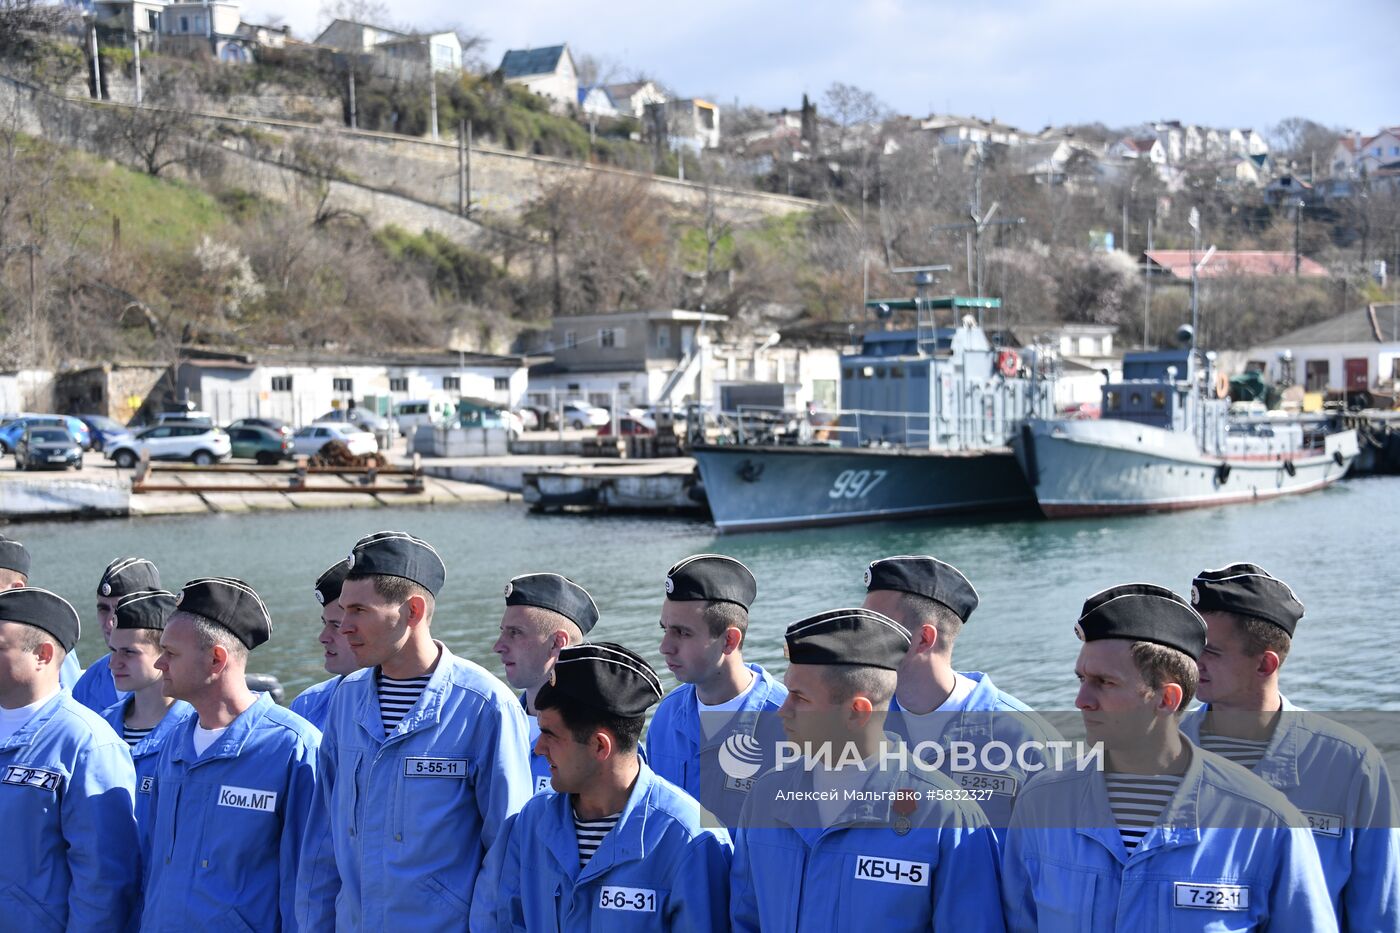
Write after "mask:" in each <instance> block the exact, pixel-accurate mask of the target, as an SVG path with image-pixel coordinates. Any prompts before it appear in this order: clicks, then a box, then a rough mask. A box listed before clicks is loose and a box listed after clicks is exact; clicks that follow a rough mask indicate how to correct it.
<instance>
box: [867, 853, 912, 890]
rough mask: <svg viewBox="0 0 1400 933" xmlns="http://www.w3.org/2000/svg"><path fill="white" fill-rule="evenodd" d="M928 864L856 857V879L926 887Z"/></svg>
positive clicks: (873, 856) (875, 856)
mask: <svg viewBox="0 0 1400 933" xmlns="http://www.w3.org/2000/svg"><path fill="white" fill-rule="evenodd" d="M928 874H929V872H928V862H906V861H904V860H903V859H897V858H882V857H880V856H878V855H858V856H856V878H857V879H859V880H861V881H882V882H884V883H885V884H908V885H913V886H915V887H920V888H926V887H928Z"/></svg>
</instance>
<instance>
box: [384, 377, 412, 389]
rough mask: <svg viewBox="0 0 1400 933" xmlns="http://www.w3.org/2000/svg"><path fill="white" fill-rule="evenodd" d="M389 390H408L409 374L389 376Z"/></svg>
mask: <svg viewBox="0 0 1400 933" xmlns="http://www.w3.org/2000/svg"><path fill="white" fill-rule="evenodd" d="M389 391H390V392H407V391H408V377H407V376H390V377H389Z"/></svg>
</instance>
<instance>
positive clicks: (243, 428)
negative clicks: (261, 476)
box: [228, 421, 292, 466]
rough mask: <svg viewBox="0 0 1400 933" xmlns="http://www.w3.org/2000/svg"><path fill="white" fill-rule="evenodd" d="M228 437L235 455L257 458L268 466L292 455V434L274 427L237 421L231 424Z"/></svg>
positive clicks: (250, 458) (249, 458) (251, 458)
mask: <svg viewBox="0 0 1400 933" xmlns="http://www.w3.org/2000/svg"><path fill="white" fill-rule="evenodd" d="M228 439H229V445H230V446H231V447H232V449H233V456H235V457H242V458H245V459H248V460H256V461H257V462H258V463H261V464H264V465H266V466H271V465H272V464H274V463H280V462H281V461H283V460H285V459H288V458H290V457H291V456H292V438H291V436H290V435H287V434H283V433H282V432H281V431H275V430H273V429H272V428H263V427H257V426H256V425H251V424H240V422H237V421H235V422H234V423H233V424H231V425H229V428H228Z"/></svg>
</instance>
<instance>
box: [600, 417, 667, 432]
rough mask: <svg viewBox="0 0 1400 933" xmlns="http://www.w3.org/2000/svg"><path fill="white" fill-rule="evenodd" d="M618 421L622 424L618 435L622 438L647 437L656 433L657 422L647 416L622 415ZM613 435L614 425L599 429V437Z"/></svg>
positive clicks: (619, 426) (606, 425)
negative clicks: (632, 436)
mask: <svg viewBox="0 0 1400 933" xmlns="http://www.w3.org/2000/svg"><path fill="white" fill-rule="evenodd" d="M617 420H618V421H619V422H620V424H619V425H618V431H617V433H618V434H620V435H621V436H622V437H629V436H631V435H634V434H635V435H647V434H655V433H656V422H655V421H653V420H651V419H650V418H648V417H646V416H645V415H642V416H636V415H620V416H618V419H617ZM612 434H613V426H612V424H605V425H603V426H602V427H601V428H599V429H598V436H599V437H611V436H612Z"/></svg>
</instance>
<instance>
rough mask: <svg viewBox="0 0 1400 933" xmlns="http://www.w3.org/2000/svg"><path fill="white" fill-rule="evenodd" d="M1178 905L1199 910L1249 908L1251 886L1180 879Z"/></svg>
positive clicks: (1177, 895) (1177, 891)
mask: <svg viewBox="0 0 1400 933" xmlns="http://www.w3.org/2000/svg"><path fill="white" fill-rule="evenodd" d="M1173 888H1174V890H1175V891H1176V906H1178V907H1194V908H1196V909H1198V910H1248V909H1249V888H1247V887H1245V886H1244V885H1241V884H1192V883H1191V882H1189V881H1178V882H1176V884H1175V885H1174V886H1173Z"/></svg>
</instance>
